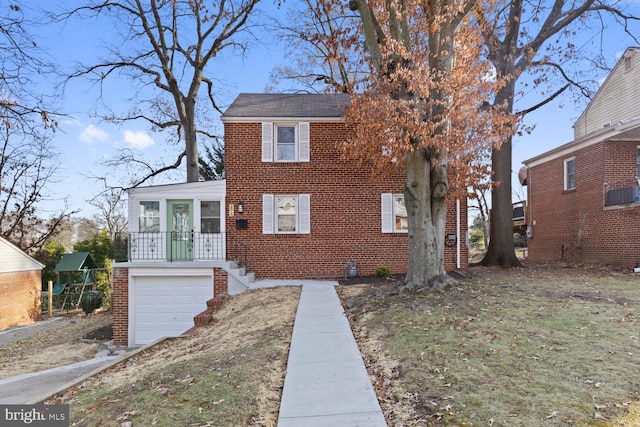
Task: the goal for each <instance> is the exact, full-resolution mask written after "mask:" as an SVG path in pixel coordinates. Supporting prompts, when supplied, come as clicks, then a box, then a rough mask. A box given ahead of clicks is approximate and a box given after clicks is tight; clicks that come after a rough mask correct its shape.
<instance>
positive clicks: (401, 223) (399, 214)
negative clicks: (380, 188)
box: [381, 193, 409, 233]
mask: <svg viewBox="0 0 640 427" xmlns="http://www.w3.org/2000/svg"><path fill="white" fill-rule="evenodd" d="M381 206H382V209H381V215H382V218H381V220H382V221H381V222H382V232H383V233H406V232H407V231H408V230H409V223H408V215H407V208H406V206H405V203H404V195H403V194H392V193H382V199H381Z"/></svg>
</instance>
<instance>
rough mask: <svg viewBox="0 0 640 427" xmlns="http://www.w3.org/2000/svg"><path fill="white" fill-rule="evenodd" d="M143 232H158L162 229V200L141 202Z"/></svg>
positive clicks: (140, 217) (141, 229)
mask: <svg viewBox="0 0 640 427" xmlns="http://www.w3.org/2000/svg"><path fill="white" fill-rule="evenodd" d="M138 218H139V219H140V229H139V231H140V232H141V233H157V232H159V231H160V202H158V201H153V202H140V211H139V217H138Z"/></svg>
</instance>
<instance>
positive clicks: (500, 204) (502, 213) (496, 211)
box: [480, 64, 522, 268]
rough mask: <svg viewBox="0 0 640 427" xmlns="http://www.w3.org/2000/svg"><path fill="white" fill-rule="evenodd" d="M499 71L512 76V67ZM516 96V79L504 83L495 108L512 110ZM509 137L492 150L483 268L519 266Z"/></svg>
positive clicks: (510, 140)
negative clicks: (487, 226) (486, 242)
mask: <svg viewBox="0 0 640 427" xmlns="http://www.w3.org/2000/svg"><path fill="white" fill-rule="evenodd" d="M503 68H504V69H502V70H498V71H499V73H500V75H503V76H510V75H513V74H512V73H513V70H512V69H511V68H508V69H507V65H506V64H505V65H503ZM514 94H515V79H511V81H510V82H509V83H508V84H506V85H505V86H504V87H503V88H502V89H501V90H500V91H499V92H498V93H497V94H496V100H495V103H496V105H504V106H505V108H507V109H508V111H513V98H514V96H515V95H514ZM511 142H512V138H511V137H508V138H507V139H506V141H504V142H503V144H502V145H501V146H500V148H494V149H493V150H492V151H491V169H492V171H493V182H494V184H493V186H492V188H491V211H490V215H489V223H490V224H491V227H490V231H489V233H490V239H489V248H488V249H487V253H486V254H485V256H484V258H483V259H482V261H481V262H480V264H481V265H484V266H492V265H497V266H500V267H505V268H510V267H521V266H522V264H521V263H520V261H519V260H518V258H517V257H516V249H515V245H514V243H513V202H512V200H511V163H512V162H511V153H512V144H511Z"/></svg>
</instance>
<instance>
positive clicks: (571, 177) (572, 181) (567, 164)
mask: <svg viewBox="0 0 640 427" xmlns="http://www.w3.org/2000/svg"><path fill="white" fill-rule="evenodd" d="M575 188H576V158H575V157H569V158H568V159H565V160H564V189H565V190H575Z"/></svg>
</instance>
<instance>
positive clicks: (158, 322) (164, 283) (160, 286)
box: [129, 276, 213, 345]
mask: <svg viewBox="0 0 640 427" xmlns="http://www.w3.org/2000/svg"><path fill="white" fill-rule="evenodd" d="M212 283H213V278H212V277H211V276H205V277H201V276H187V277H184V276H183V277H136V278H135V280H133V289H130V292H131V291H133V298H132V301H131V303H132V304H133V306H132V307H131V308H133V310H132V312H130V316H129V321H130V322H133V325H132V326H133V327H132V332H133V336H132V337H129V338H130V341H129V342H130V345H131V344H133V345H144V344H149V343H150V342H152V341H154V340H157V339H158V338H162V337H173V336H178V335H182V334H183V333H184V332H185V331H187V330H189V329H190V328H192V327H193V317H194V316H195V315H197V314H199V313H201V312H203V311H204V310H206V308H207V304H206V302H207V300H209V299H211V298H213V284H212ZM132 315H133V316H132ZM131 317H133V319H132V318H131Z"/></svg>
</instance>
